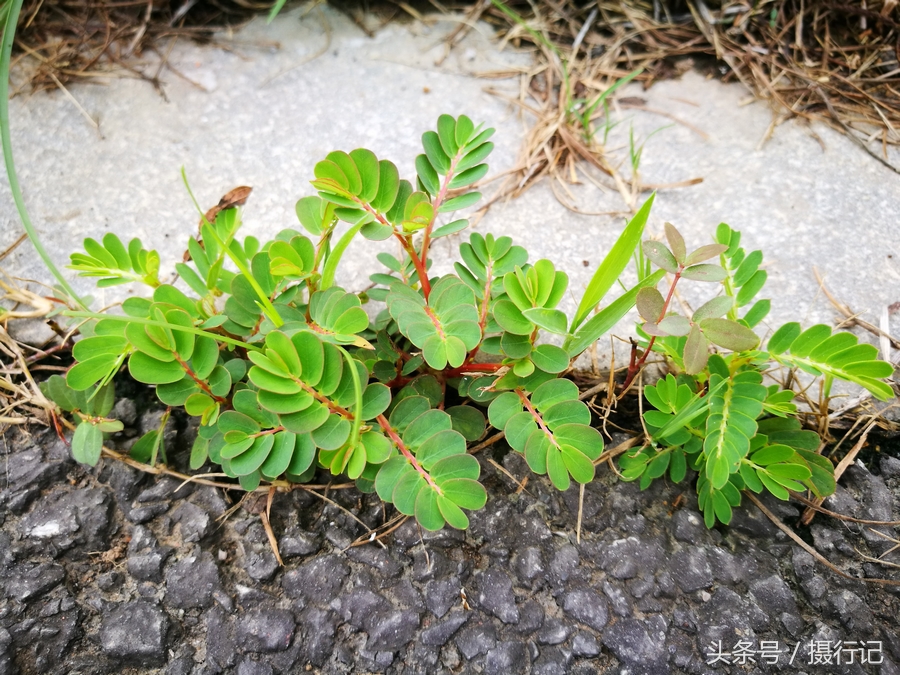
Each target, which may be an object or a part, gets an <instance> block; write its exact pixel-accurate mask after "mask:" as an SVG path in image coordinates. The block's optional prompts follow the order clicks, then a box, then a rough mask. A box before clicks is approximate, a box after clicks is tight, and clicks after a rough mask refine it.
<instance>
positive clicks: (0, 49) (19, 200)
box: [0, 0, 87, 310]
mask: <svg viewBox="0 0 900 675" xmlns="http://www.w3.org/2000/svg"><path fill="white" fill-rule="evenodd" d="M21 9H22V0H10V2H9V3H8V4H7V7H6V12H5V14H6V21H5V23H4V26H3V41H2V43H0V141H2V144H3V162H4V164H5V165H6V175H7V177H8V178H9V188H10V191H11V192H12V196H13V200H15V202H16V210H17V211H18V212H19V218H20V219H21V221H22V227H24V228H25V233H26V234H27V235H28V239H29V240H30V241H31V245H32V246H34V250H35V251H37V254H38V255H39V256H40V257H41V260H42V261H43V262H44V265H45V266H46V267H47V269H48V270H49V271H50V273H51V274H52V275H53V276H54V277H56V280H57V281H58V282H59V285H60V286H62V288H63V290H64V291H65V292H66V293H67V294H68V296H69V298H71V299H72V301H74V302H75V303H76V304H77V305H78V306H79V307H81V308H82V309H85V310H86V309H87V305H85V303H84V301H83V300H82V299H81V298H80V297H78V295H77V294H76V293H75V291H74V289H73V288H72V287H71V286H70V285H69V282H68V281H66V279H65V277H63V275H62V273H61V272H60V271H59V268H57V267H56V265H54V264H53V260H52V259H51V258H50V255H49V254H48V253H47V250H46V249H45V248H44V245H43V244H42V243H41V240H40V238H39V237H38V233H37V230H35V229H34V226H33V225H32V224H31V219H30V218H29V217H28V211H27V210H26V208H25V199H24V197H23V196H22V188H21V187H19V179H18V177H17V175H16V167H15V163H14V162H13V154H12V141H11V139H10V134H9V66H10V61H11V58H12V45H13V40H14V39H15V34H16V24H17V22H18V20H19V12H20V11H21Z"/></svg>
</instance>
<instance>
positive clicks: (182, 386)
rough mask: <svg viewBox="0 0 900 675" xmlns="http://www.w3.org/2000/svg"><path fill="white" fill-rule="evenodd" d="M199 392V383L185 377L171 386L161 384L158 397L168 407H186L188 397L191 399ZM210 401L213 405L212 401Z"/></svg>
mask: <svg viewBox="0 0 900 675" xmlns="http://www.w3.org/2000/svg"><path fill="white" fill-rule="evenodd" d="M198 391H200V387H199V386H197V383H196V382H195V381H194V380H193V379H192V378H190V377H188V376H187V375H185V376H184V377H182V378H181V379H180V380H178V381H177V382H171V383H169V384H161V385H159V386H157V387H156V396H157V398H159V400H160V401H162V402H163V403H165V404H166V405H185V403H186V402H187V400H188V397H190V396H191V395H192V394H195V393H197V392H198ZM207 398H208V397H207ZM209 400H210V403H211V402H212V399H209ZM204 409H205V408H204ZM188 414H193V413H188ZM196 414H200V413H196Z"/></svg>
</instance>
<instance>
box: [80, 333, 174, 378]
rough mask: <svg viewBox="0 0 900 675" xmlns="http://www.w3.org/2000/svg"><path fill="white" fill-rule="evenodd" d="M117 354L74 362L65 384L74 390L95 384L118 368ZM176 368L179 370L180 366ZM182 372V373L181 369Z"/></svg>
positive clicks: (102, 355) (119, 363)
mask: <svg viewBox="0 0 900 675" xmlns="http://www.w3.org/2000/svg"><path fill="white" fill-rule="evenodd" d="M91 339H97V338H91ZM119 356H120V355H119V354H101V355H99V356H95V357H93V358H90V359H87V360H86V361H81V362H80V363H76V364H75V365H74V366H72V368H71V369H70V370H69V372H68V373H66V384H68V385H69V387H71V388H72V389H74V390H75V391H84V390H85V389H88V388H89V387H90V386H92V385H94V384H97V382H99V381H100V380H103V379H106V378H107V376H108V375H110V374H111V373H112V371H113V370H114V369H118V367H119V365H121V361H120V360H119ZM176 367H177V364H176ZM178 369H179V370H181V368H180V367H179V368H178ZM182 374H184V373H183V371H182ZM135 379H137V378H135Z"/></svg>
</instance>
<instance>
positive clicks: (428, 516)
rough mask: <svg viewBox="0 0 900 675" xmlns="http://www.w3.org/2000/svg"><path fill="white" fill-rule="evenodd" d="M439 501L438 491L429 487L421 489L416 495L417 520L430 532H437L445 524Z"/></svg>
mask: <svg viewBox="0 0 900 675" xmlns="http://www.w3.org/2000/svg"><path fill="white" fill-rule="evenodd" d="M437 501H438V494H437V492H435V491H434V490H432V489H431V488H428V487H426V488H423V489H421V490H419V495H418V496H417V497H416V507H415V509H416V520H417V521H418V522H419V525H421V526H422V527H423V528H425V529H426V530H428V531H429V532H435V531H436V530H440V529H441V528H442V527H443V526H444V516H442V515H441V510H440V508H439V507H438V503H437Z"/></svg>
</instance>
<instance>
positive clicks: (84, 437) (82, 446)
mask: <svg viewBox="0 0 900 675" xmlns="http://www.w3.org/2000/svg"><path fill="white" fill-rule="evenodd" d="M102 451H103V432H102V431H100V429H98V428H97V427H96V426H94V425H93V424H91V423H90V422H82V423H81V424H79V425H78V426H77V427H75V433H74V434H73V435H72V457H73V458H74V459H75V461H76V462H80V463H81V464H88V465H89V466H97V462H99V461H100V454H101V452H102Z"/></svg>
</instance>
